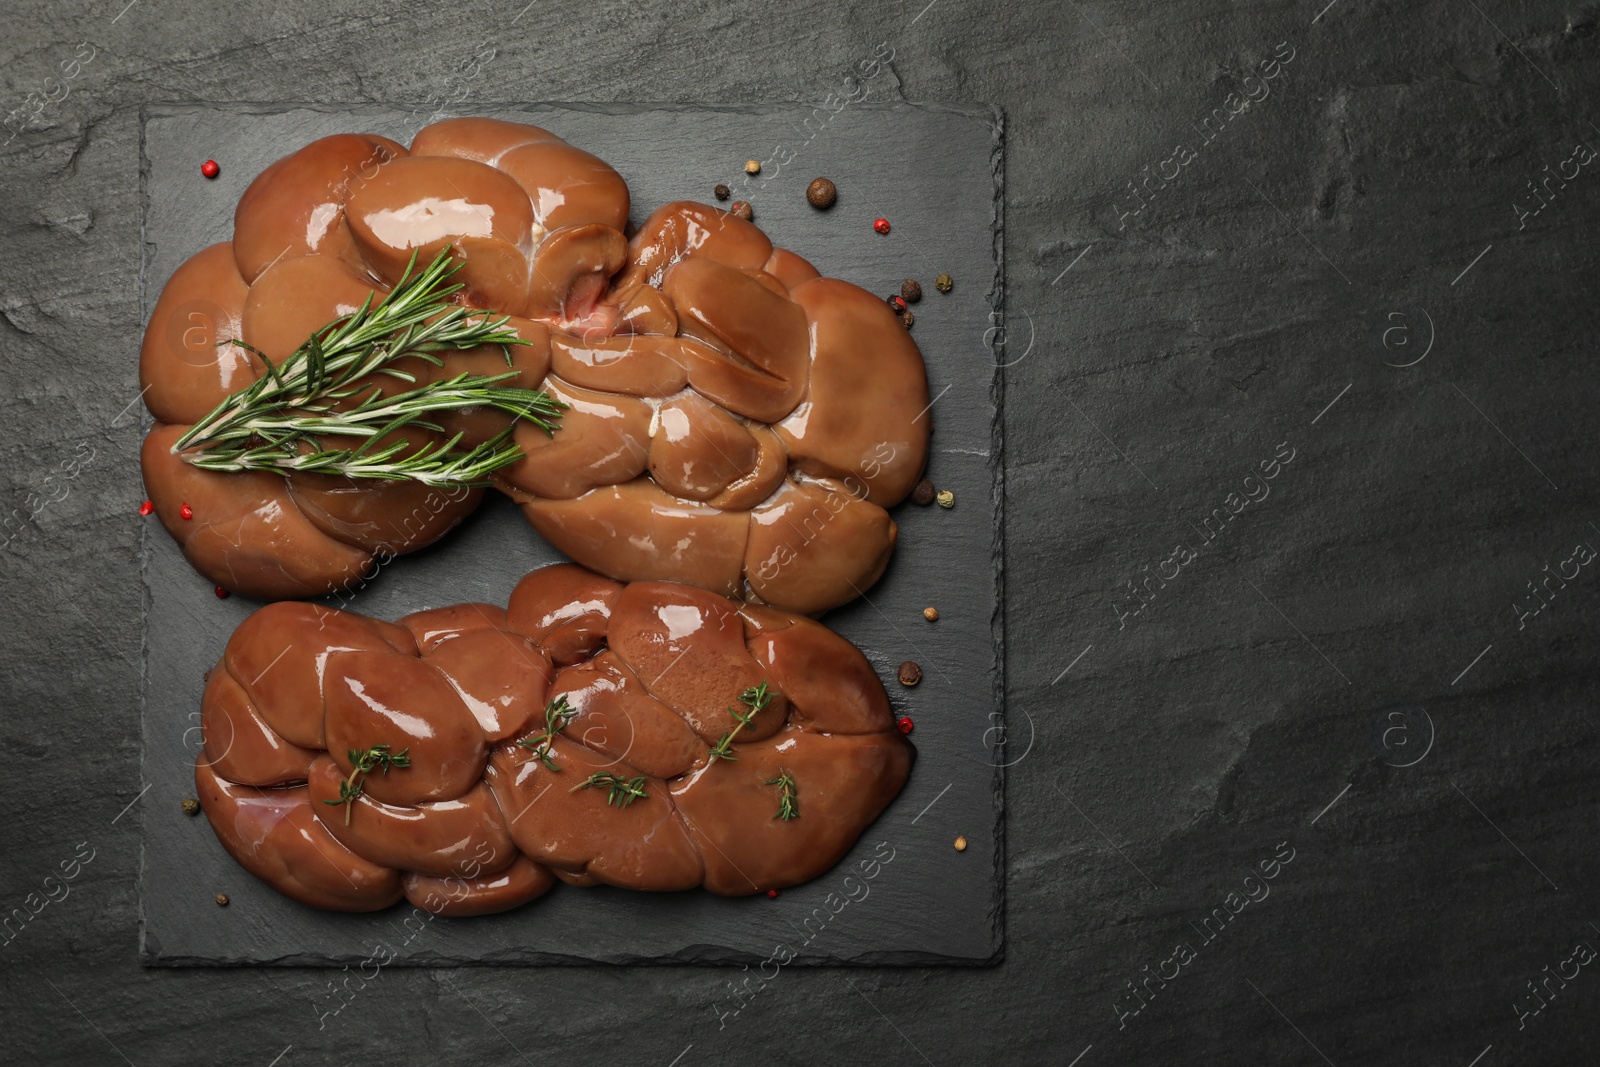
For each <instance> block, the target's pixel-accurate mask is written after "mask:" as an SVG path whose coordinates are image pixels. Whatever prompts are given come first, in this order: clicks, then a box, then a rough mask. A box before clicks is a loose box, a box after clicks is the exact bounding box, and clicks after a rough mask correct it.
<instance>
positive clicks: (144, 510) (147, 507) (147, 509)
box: [139, 500, 156, 515]
mask: <svg viewBox="0 0 1600 1067" xmlns="http://www.w3.org/2000/svg"><path fill="white" fill-rule="evenodd" d="M155 510H156V506H155V505H154V504H152V503H150V501H148V500H146V501H145V502H144V503H143V504H140V505H139V514H141V515H149V514H151V513H152V512H154V511H155Z"/></svg>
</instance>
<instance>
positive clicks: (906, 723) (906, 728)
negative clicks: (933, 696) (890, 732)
mask: <svg viewBox="0 0 1600 1067" xmlns="http://www.w3.org/2000/svg"><path fill="white" fill-rule="evenodd" d="M894 725H895V728H896V729H898V730H899V731H900V732H901V733H903V734H909V733H910V732H911V731H912V730H915V729H916V728H917V724H916V723H914V722H912V721H911V716H909V715H902V716H900V718H898V719H896V720H895V724H894Z"/></svg>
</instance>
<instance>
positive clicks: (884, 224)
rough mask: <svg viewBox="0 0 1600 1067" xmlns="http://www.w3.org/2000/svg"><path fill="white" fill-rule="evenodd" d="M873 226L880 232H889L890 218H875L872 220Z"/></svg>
mask: <svg viewBox="0 0 1600 1067" xmlns="http://www.w3.org/2000/svg"><path fill="white" fill-rule="evenodd" d="M872 228H873V229H874V230H877V231H878V232H879V233H888V232H889V220H888V219H884V218H878V219H873V220H872Z"/></svg>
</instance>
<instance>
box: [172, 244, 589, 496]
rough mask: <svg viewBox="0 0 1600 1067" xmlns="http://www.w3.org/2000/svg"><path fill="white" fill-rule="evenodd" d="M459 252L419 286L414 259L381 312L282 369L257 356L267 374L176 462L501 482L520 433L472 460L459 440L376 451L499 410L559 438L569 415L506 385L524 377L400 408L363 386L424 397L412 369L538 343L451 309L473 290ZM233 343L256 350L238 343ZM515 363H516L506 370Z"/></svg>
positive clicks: (310, 342) (188, 443)
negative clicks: (465, 288)
mask: <svg viewBox="0 0 1600 1067" xmlns="http://www.w3.org/2000/svg"><path fill="white" fill-rule="evenodd" d="M450 251H451V250H450V249H449V248H445V249H444V250H443V251H441V252H440V253H439V255H438V256H437V257H436V258H435V259H434V261H433V262H432V263H431V264H429V265H428V266H427V267H426V268H424V269H423V270H422V271H420V272H418V273H416V274H415V275H413V273H412V272H413V270H414V268H415V267H416V263H417V255H416V253H415V252H413V253H412V255H411V262H410V263H409V264H407V266H406V270H405V273H404V274H403V275H401V278H400V281H399V283H398V284H397V285H396V286H395V287H394V289H393V290H392V291H390V292H389V294H388V295H386V296H385V297H383V299H381V300H376V302H374V301H375V298H376V297H377V294H376V292H374V293H371V294H369V295H368V297H367V299H366V302H365V303H363V304H362V305H361V307H360V309H359V310H357V311H356V312H354V313H353V314H350V315H346V316H344V317H342V318H339V319H335V320H334V321H333V322H331V323H329V324H328V325H327V326H324V327H323V328H322V329H320V330H318V331H316V332H315V333H313V334H312V335H311V337H310V338H308V339H307V340H306V343H305V344H303V345H301V346H300V347H299V348H298V349H296V350H295V351H294V352H293V353H292V354H291V355H290V356H289V357H288V358H287V359H285V360H284V361H283V362H282V363H281V364H277V365H274V364H273V363H272V361H271V360H269V359H267V357H266V356H265V355H263V354H262V353H260V352H259V351H257V352H256V355H257V356H258V357H260V359H261V361H262V362H263V363H264V364H265V365H266V368H267V373H266V374H265V375H264V376H263V377H261V378H260V379H258V380H257V381H255V382H253V383H251V384H250V385H249V386H247V387H245V388H244V389H241V390H239V391H237V392H235V393H232V394H230V395H229V396H228V397H227V398H226V399H225V400H223V401H222V403H220V404H218V405H217V406H216V407H215V408H213V409H212V410H211V411H210V412H209V413H208V414H207V415H205V416H204V417H203V418H202V419H200V421H199V422H197V423H195V424H194V425H193V426H191V427H190V428H189V430H188V432H186V433H185V434H184V435H183V436H182V437H180V438H179V439H178V440H177V442H176V443H174V444H173V446H172V451H173V452H175V453H183V452H185V451H186V450H192V451H188V454H186V455H185V456H184V458H185V459H186V460H187V461H188V462H190V463H192V464H194V465H195V466H197V467H202V468H205V469H207V470H219V471H242V470H265V471H274V472H276V473H279V474H285V475H287V474H291V473H295V472H298V471H316V472H319V473H328V474H342V475H345V476H347V477H352V478H377V479H385V480H391V481H396V480H404V479H410V480H414V481H421V482H426V483H429V484H443V483H451V484H457V483H467V484H486V483H487V479H488V476H489V475H490V474H491V473H493V472H494V471H496V470H498V469H500V468H501V467H504V466H506V465H508V464H510V463H514V462H516V461H517V460H518V459H519V458H521V456H522V451H521V450H520V449H518V448H517V447H516V446H515V445H514V444H512V443H511V436H510V432H509V430H508V431H507V432H506V433H504V434H501V435H500V436H499V437H497V438H495V439H494V440H493V441H490V442H487V443H485V444H483V445H480V446H478V447H477V448H474V449H472V450H470V451H468V452H460V451H457V450H456V445H457V444H458V443H459V442H460V439H461V438H460V435H459V434H458V435H456V436H455V437H452V438H451V439H450V440H449V441H447V442H445V443H443V444H439V445H434V446H427V445H424V446H421V447H420V448H418V449H417V450H416V451H415V452H413V453H412V454H410V455H406V456H402V455H401V454H400V453H401V452H403V451H405V449H406V447H407V446H406V444H405V443H404V442H400V443H397V444H391V445H389V446H387V447H384V448H380V449H378V450H376V451H371V450H370V449H371V446H372V445H373V444H374V443H375V442H376V441H377V440H378V439H379V438H381V437H383V436H385V435H387V434H389V433H392V432H393V431H395V430H398V429H401V428H404V427H413V426H414V427H419V428H422V429H427V430H434V431H438V430H439V429H440V428H439V426H438V424H437V423H435V422H432V421H429V419H428V416H431V415H436V414H438V413H440V412H445V411H454V410H459V409H461V408H475V407H489V408H494V409H497V410H499V411H504V412H506V413H508V414H510V415H513V416H515V417H517V418H522V419H526V420H528V421H529V422H532V423H533V424H534V425H536V426H538V427H539V428H540V429H542V430H544V431H545V433H547V434H550V433H554V431H555V425H554V422H553V420H555V419H559V418H560V416H561V412H562V411H563V410H564V408H565V405H563V404H561V403H560V402H559V401H557V400H555V399H553V398H552V397H551V396H550V395H549V394H547V393H544V392H542V391H539V390H534V389H519V388H516V387H514V386H507V385H503V384H501V383H503V382H505V381H506V380H507V379H510V378H514V377H516V372H514V371H510V372H507V373H505V374H494V375H485V374H458V375H456V376H455V377H453V378H449V379H447V380H441V381H434V382H427V383H425V384H423V385H420V386H416V388H413V389H408V390H403V391H401V392H399V393H396V394H395V395H393V396H388V397H385V396H384V395H383V391H382V390H381V389H379V388H377V387H376V386H372V385H367V384H362V379H364V378H365V377H367V376H368V375H372V374H382V375H386V376H388V377H391V378H395V379H398V380H401V381H405V382H408V383H411V384H412V385H416V381H417V377H416V375H415V374H413V373H412V372H410V371H408V370H404V369H402V368H400V367H398V366H396V365H395V364H397V363H398V362H399V361H400V360H403V359H408V358H411V359H419V360H422V361H424V362H427V363H431V364H433V365H434V366H440V367H442V366H443V365H444V360H443V359H441V358H440V357H439V356H438V355H437V353H439V352H444V351H461V350H464V349H469V348H475V347H478V346H479V345H490V344H497V345H500V346H501V348H502V349H504V348H505V346H506V345H513V344H526V343H527V342H526V341H523V340H522V339H521V338H520V337H518V336H517V334H516V331H514V330H511V329H508V328H507V326H506V324H507V323H508V322H509V321H510V318H509V316H500V317H499V318H492V317H490V316H489V315H487V314H486V313H484V312H482V311H478V310H477V309H474V308H468V307H463V306H461V305H458V304H453V303H451V302H450V298H451V297H452V296H453V295H454V294H456V293H457V292H459V291H460V290H461V288H462V286H461V285H460V283H451V282H450V278H451V276H452V275H454V274H455V273H456V271H458V270H460V269H461V265H460V264H459V263H455V262H453V261H452V260H451V257H450ZM221 343H222V344H232V345H237V346H239V347H241V348H246V349H250V346H249V345H247V344H245V343H244V342H243V341H241V340H238V339H231V340H227V341H223V342H221ZM250 350H251V351H255V350H254V349H250ZM510 363H511V359H510V354H509V352H507V355H506V365H507V366H510ZM369 389H370V392H367V390H369ZM363 393H365V394H366V395H364V396H363V395H362V394H363ZM358 397H359V399H357V398H358ZM350 401H355V402H354V403H350ZM325 434H337V435H341V436H346V437H358V438H365V440H364V441H363V442H362V444H361V445H360V446H359V447H357V448H353V449H352V448H324V447H323V445H322V443H321V441H320V437H321V436H322V435H325Z"/></svg>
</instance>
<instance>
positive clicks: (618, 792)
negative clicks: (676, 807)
mask: <svg viewBox="0 0 1600 1067" xmlns="http://www.w3.org/2000/svg"><path fill="white" fill-rule="evenodd" d="M598 786H605V787H606V803H607V804H610V805H611V806H612V807H614V808H625V807H627V806H628V805H629V804H632V803H633V802H634V801H635V800H639V799H641V798H643V797H647V796H649V795H650V794H649V793H646V792H645V791H644V776H643V775H640V776H639V777H637V778H623V777H621V776H619V775H615V774H612V773H611V772H610V771H600V772H598V773H596V774H591V775H590V776H589V777H587V778H585V779H584V780H583V781H581V782H579V783H578V784H577V785H575V786H573V787H572V788H571V789H569V790H567V792H568V793H576V792H577V791H578V790H580V789H591V788H595V787H598Z"/></svg>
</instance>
